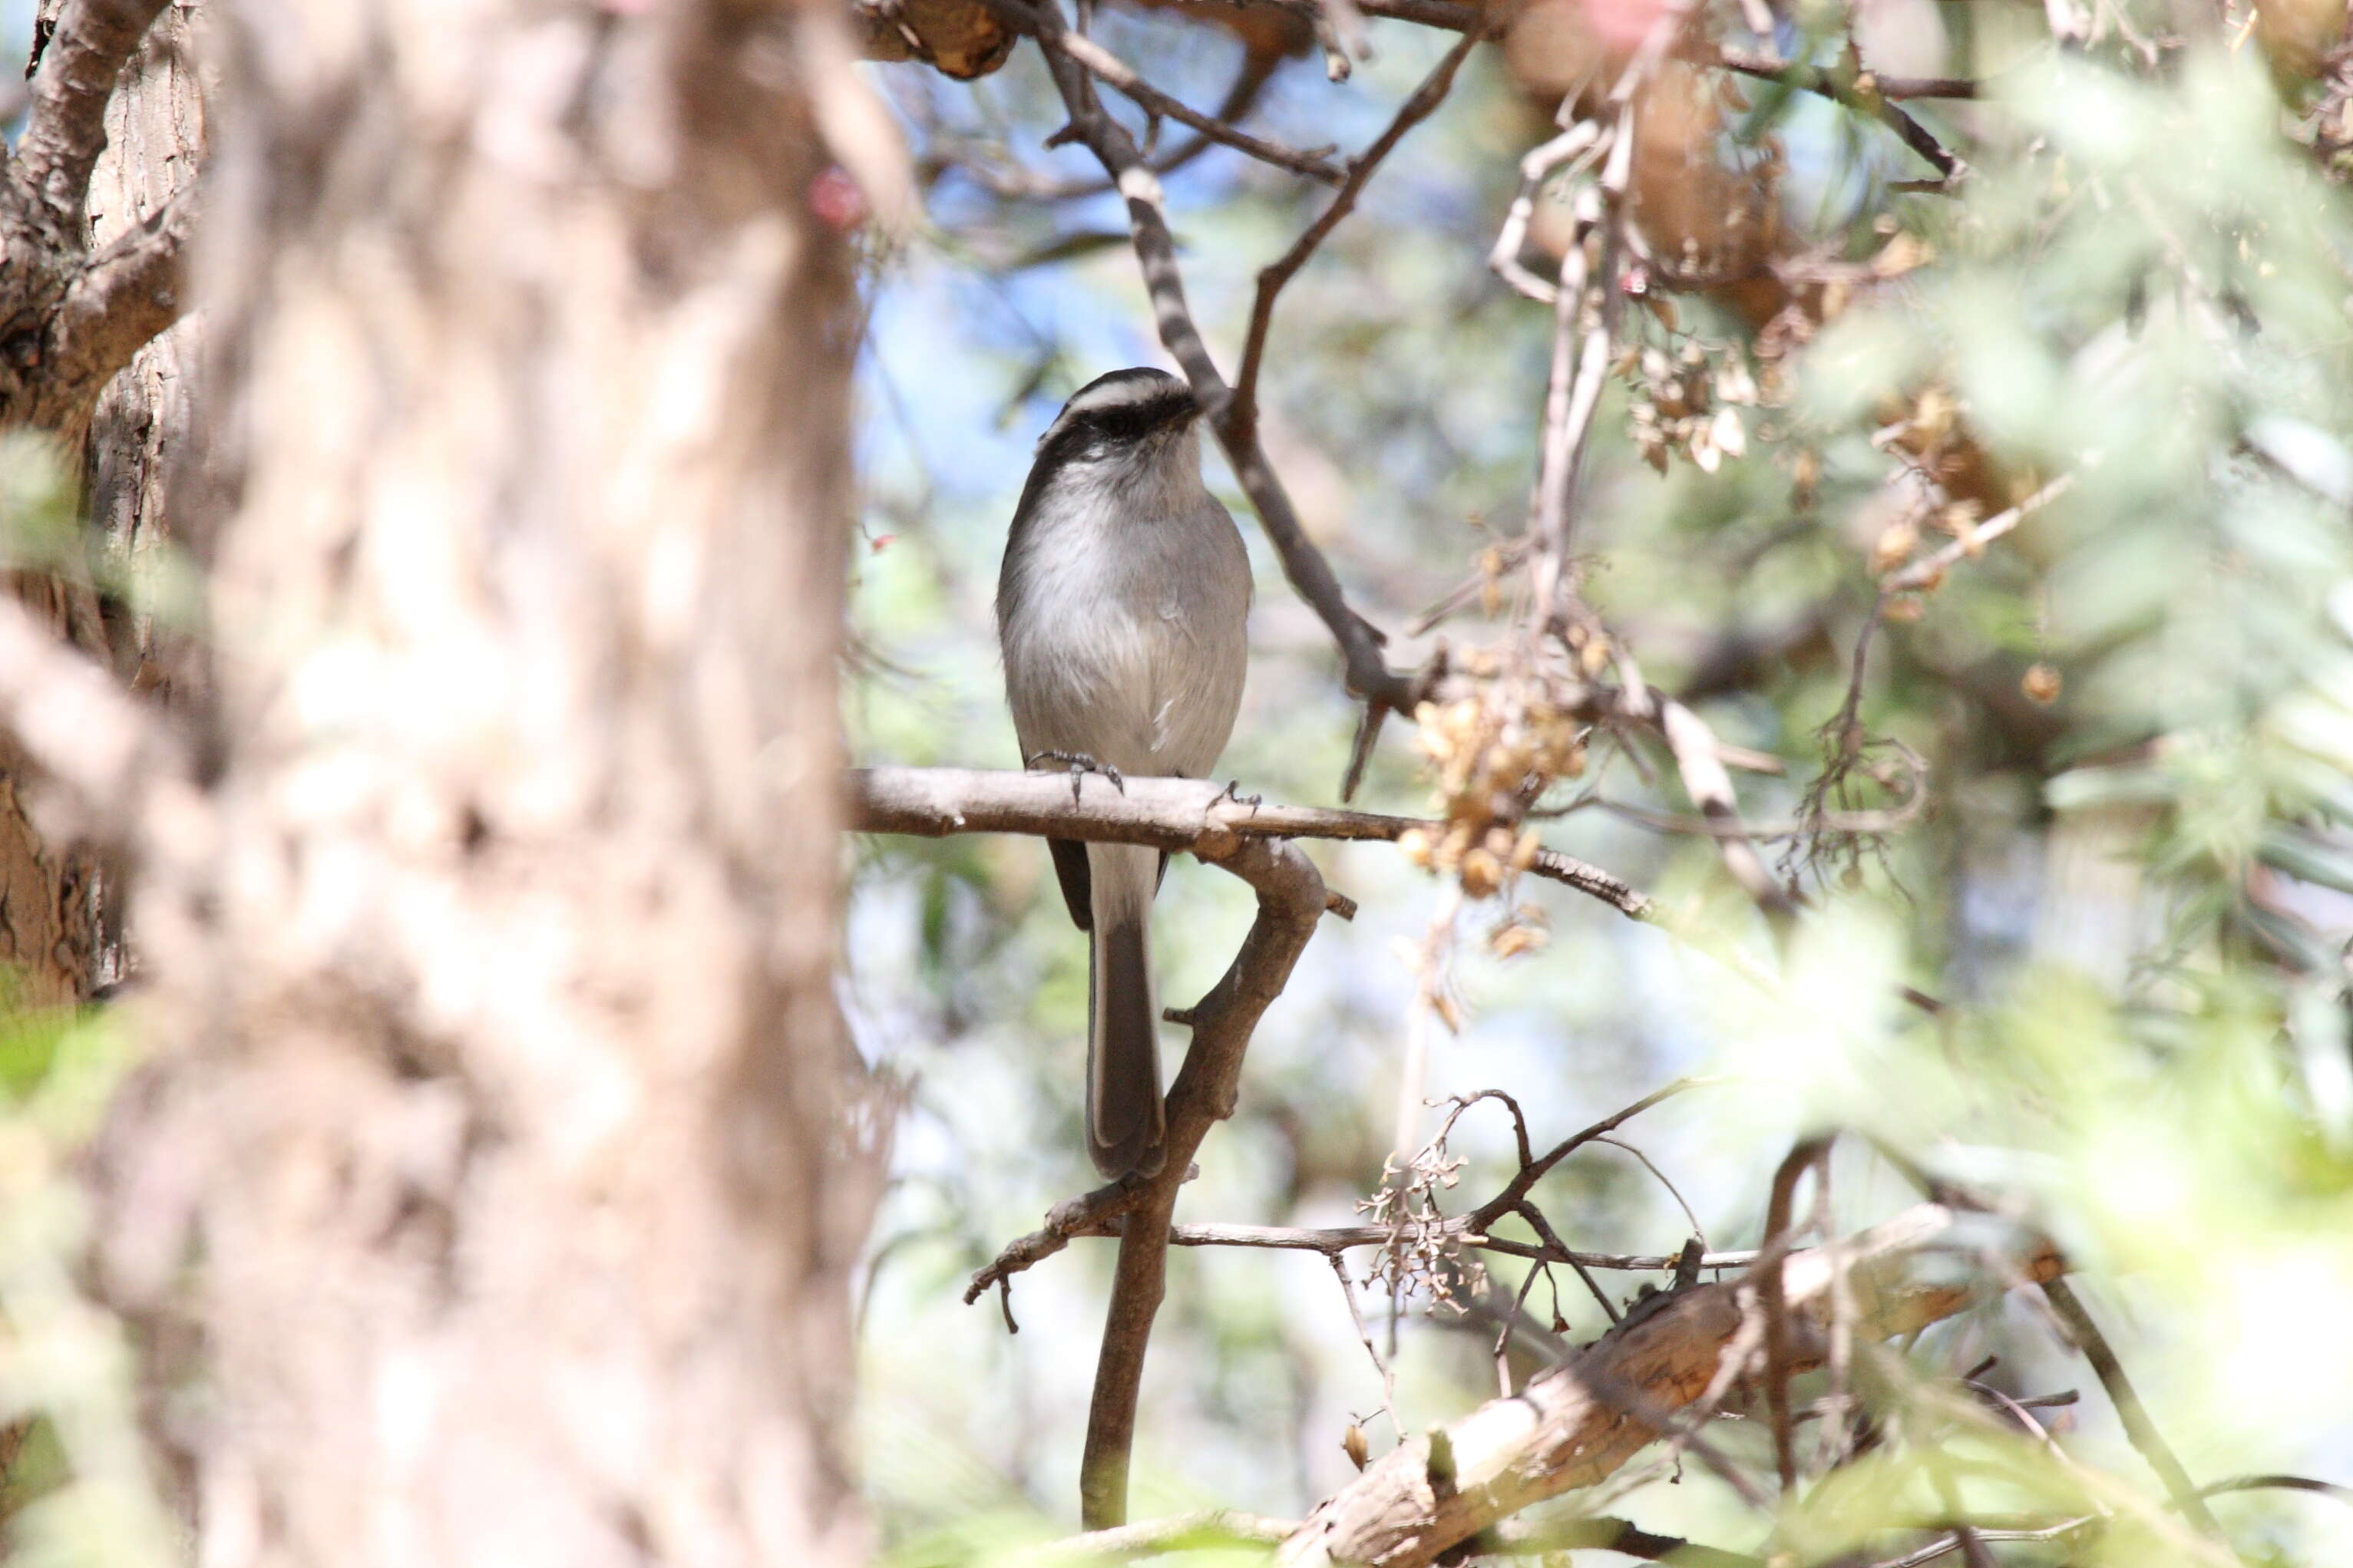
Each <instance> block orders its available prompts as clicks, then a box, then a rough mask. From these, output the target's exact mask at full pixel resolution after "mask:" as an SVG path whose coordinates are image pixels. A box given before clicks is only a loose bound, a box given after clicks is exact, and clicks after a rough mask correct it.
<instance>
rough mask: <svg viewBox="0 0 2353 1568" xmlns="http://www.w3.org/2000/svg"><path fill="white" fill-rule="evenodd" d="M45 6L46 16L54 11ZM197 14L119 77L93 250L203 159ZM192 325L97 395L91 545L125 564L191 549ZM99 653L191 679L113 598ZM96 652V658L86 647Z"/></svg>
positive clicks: (100, 172)
mask: <svg viewBox="0 0 2353 1568" xmlns="http://www.w3.org/2000/svg"><path fill="white" fill-rule="evenodd" d="M53 8H54V7H53V6H44V10H45V11H47V10H50V9H53ZM199 16H200V13H199V10H198V7H197V6H196V5H195V4H193V3H192V0H174V4H172V5H167V6H166V7H165V8H164V14H163V15H162V16H159V17H157V18H156V22H155V26H154V27H153V29H152V30H150V31H149V33H148V34H147V37H146V40H145V42H144V43H143V44H142V46H141V47H140V50H139V52H138V54H136V55H135V56H133V57H132V61H131V63H130V65H129V66H128V67H127V68H125V69H124V71H123V73H122V79H121V83H120V84H119V85H118V86H117V88H116V89H115V95H114V98H113V100H112V101H111V102H110V103H109V104H108V105H107V112H106V151H105V152H104V153H100V155H99V160H98V166H97V168H96V169H95V170H93V171H92V173H91V175H90V237H91V241H92V248H94V249H96V248H102V247H106V246H109V245H111V244H114V243H115V242H116V241H118V240H120V239H121V238H122V237H123V236H125V235H126V234H129V233H131V232H132V231H133V230H135V229H137V228H138V227H139V226H140V225H142V224H143V223H146V222H148V221H150V220H152V219H153V218H154V217H155V216H157V215H158V214H160V213H162V212H163V211H164V205H165V203H167V202H168V201H170V200H171V198H172V197H174V196H175V195H179V194H180V193H181V192H183V191H185V190H187V189H188V188H189V187H190V186H191V185H193V184H195V178H196V174H197V171H198V170H199V169H200V168H201V167H202V166H203V163H204V156H205V93H204V84H203V81H202V79H201V78H200V77H199V75H198V72H197V58H196V37H195V33H196V26H197V22H198V19H199ZM200 330H201V323H200V322H198V321H195V320H193V319H190V320H184V321H180V322H178V323H177V324H176V325H174V326H172V327H169V328H167V329H166V330H165V331H164V332H163V334H162V335H161V336H159V337H157V338H155V339H154V340H153V342H149V343H148V344H147V345H146V346H145V347H144V348H142V349H141V350H140V351H139V352H138V353H135V354H133V355H132V359H131V363H129V364H128V365H126V366H124V367H123V369H122V371H121V374H118V375H116V376H115V378H114V379H113V380H112V381H110V382H108V383H107V384H106V388H105V390H104V391H102V392H100V394H99V398H98V407H97V409H96V411H95V412H94V413H93V414H92V416H91V417H90V440H89V444H88V447H87V449H86V451H87V457H86V461H85V468H84V486H85V493H86V495H87V498H88V499H87V510H88V513H89V516H90V521H91V524H92V526H93V527H95V528H96V529H97V530H98V531H99V534H100V548H102V549H104V550H106V551H108V552H111V554H112V555H113V556H114V557H115V559H116V560H117V561H119V562H121V563H124V564H125V565H131V564H142V565H143V564H149V563H153V561H154V559H155V557H156V556H158V554H160V553H161V552H166V551H171V550H174V549H181V550H185V549H188V548H191V547H192V546H194V545H197V544H200V543H201V541H199V540H193V539H189V538H185V537H182V533H181V531H182V529H183V527H184V521H183V514H184V513H185V514H187V516H186V518H185V521H188V522H193V521H197V520H198V514H197V512H196V510H195V509H194V508H190V507H184V506H182V505H181V504H180V495H181V492H182V490H183V489H184V488H185V477H187V476H189V474H190V470H189V468H188V465H189V464H190V463H191V462H192V461H193V460H194V458H195V452H194V451H193V449H192V447H191V441H192V437H193V435H194V417H193V415H192V412H191V409H190V405H189V387H190V382H191V379H192V377H193V375H194V374H195V367H196V357H197V356H196V352H195V342H196V333H197V332H198V331H200ZM104 614H105V621H104V626H105V631H106V635H107V647H106V649H105V650H104V652H105V654H106V655H107V657H108V658H110V660H111V662H112V664H113V665H114V668H115V669H116V671H117V672H118V673H119V674H120V675H121V677H122V678H123V679H124V680H126V681H128V682H129V683H130V684H131V686H132V689H134V690H138V691H142V692H153V693H155V694H157V695H159V696H162V695H165V694H171V693H174V692H176V690H177V689H180V688H182V687H184V686H185V685H186V684H187V683H188V681H189V680H190V679H192V678H193V673H194V672H193V661H192V659H191V658H190V657H189V654H188V647H189V639H187V638H186V637H184V636H178V635H174V634H176V633H180V632H184V631H185V629H186V628H185V627H174V626H168V625H167V626H162V627H159V626H157V625H156V623H155V620H154V618H153V616H146V615H140V614H135V613H133V612H132V610H131V609H129V608H128V607H125V606H123V605H121V604H120V603H119V602H117V603H114V604H110V605H106V606H104ZM93 651H98V650H93Z"/></svg>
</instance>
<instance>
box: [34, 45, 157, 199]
mask: <svg viewBox="0 0 2353 1568" xmlns="http://www.w3.org/2000/svg"><path fill="white" fill-rule="evenodd" d="M163 8H164V0H68V4H67V5H66V8H65V10H64V12H63V14H62V15H60V16H58V26H57V31H56V32H55V33H53V34H51V35H50V37H49V42H48V47H47V48H46V49H44V50H43V51H42V53H41V63H40V68H39V69H38V70H37V72H36V73H35V74H34V77H33V110H32V118H31V120H30V121H27V122H26V126H25V134H24V136H23V137H22V138H21V139H20V140H19V141H18V142H17V143H16V167H15V169H14V170H13V173H14V174H15V176H16V187H17V190H18V192H19V194H20V195H24V196H28V197H30V198H31V199H32V201H33V202H34V203H35V204H36V205H37V206H38V208H39V209H40V211H41V212H42V213H43V214H44V215H46V218H47V225H48V226H49V227H50V230H51V238H52V239H53V240H55V241H58V242H60V243H64V242H76V243H78V242H79V240H80V238H81V223H82V214H83V210H84V205H85V204H86V202H87V201H88V199H89V195H90V170H91V168H92V167H93V166H95V165H96V163H98V155H99V153H100V152H102V151H103V150H104V149H105V147H106V103H107V100H109V99H110V98H111V97H113V96H114V83H115V79H116V78H117V77H118V76H120V75H121V71H122V64H123V62H124V61H125V60H127V59H129V58H131V54H132V50H134V49H136V48H137V47H139V40H140V39H141V38H142V37H146V35H147V29H148V27H149V26H152V25H153V22H154V20H155V16H156V14H157V13H158V12H160V11H162V10H163Z"/></svg>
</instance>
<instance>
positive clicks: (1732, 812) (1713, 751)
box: [1658, 700, 1797, 915]
mask: <svg viewBox="0 0 2353 1568" xmlns="http://www.w3.org/2000/svg"><path fill="white" fill-rule="evenodd" d="M1658 713H1659V731H1660V733H1662V735H1664V736H1665V737H1666V741H1667V750H1668V751H1670V752H1672V753H1673V754H1674V759H1675V771H1676V772H1677V773H1680V774H1682V775H1683V793H1684V794H1686V795H1690V796H1691V799H1692V804H1693V805H1695V806H1697V807H1699V809H1700V815H1701V816H1704V817H1705V818H1707V820H1708V821H1709V822H1710V823H1712V824H1714V825H1715V826H1716V827H1717V828H1718V829H1719V830H1721V831H1720V834H1719V837H1717V839H1716V850H1717V852H1718V853H1719V854H1720V855H1722V856H1723V858H1724V866H1725V870H1727V871H1730V872H1731V873H1732V879H1733V880H1734V881H1736V882H1738V883H1739V884H1740V885H1741V887H1742V888H1743V889H1746V891H1747V893H1748V896H1749V897H1750V898H1751V899H1754V900H1756V901H1757V907H1758V908H1760V909H1762V910H1765V912H1766V913H1767V914H1770V915H1786V914H1788V913H1790V912H1792V911H1793V910H1795V909H1796V908H1797V900H1794V899H1792V898H1791V897H1790V896H1789V893H1788V889H1785V888H1783V887H1782V886H1781V885H1780V884H1779V883H1778V882H1776V881H1775V880H1774V879H1773V874H1772V872H1770V871H1768V870H1767V869H1766V867H1765V861H1764V858H1763V857H1761V856H1759V855H1758V854H1757V847H1756V845H1755V844H1753V843H1751V842H1750V841H1749V837H1748V833H1747V830H1746V827H1745V826H1743V825H1742V823H1741V821H1740V807H1739V802H1738V800H1737V799H1736V797H1735V795H1733V793H1732V774H1731V773H1729V772H1727V771H1726V770H1725V765H1724V757H1723V754H1722V752H1719V751H1718V750H1717V748H1716V743H1715V731H1712V730H1710V729H1709V728H1708V727H1707V724H1706V723H1705V721H1703V720H1702V719H1701V718H1700V716H1699V715H1698V714H1696V713H1694V712H1693V711H1692V710H1690V709H1688V708H1686V707H1684V706H1683V704H1682V703H1680V702H1676V701H1673V700H1660V701H1659V704H1658Z"/></svg>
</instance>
